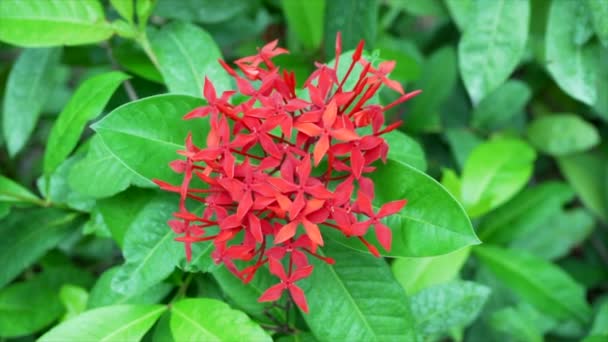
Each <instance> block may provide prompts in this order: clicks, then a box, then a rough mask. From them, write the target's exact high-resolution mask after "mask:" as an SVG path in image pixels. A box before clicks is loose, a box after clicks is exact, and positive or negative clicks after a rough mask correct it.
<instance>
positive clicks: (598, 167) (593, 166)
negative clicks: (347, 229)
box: [557, 152, 608, 220]
mask: <svg viewBox="0 0 608 342" xmlns="http://www.w3.org/2000/svg"><path fill="white" fill-rule="evenodd" d="M557 164H558V166H559V169H560V171H561V173H562V175H563V176H564V177H565V178H566V179H567V180H568V183H570V185H572V187H573V188H574V191H576V193H577V194H578V195H579V197H580V198H581V200H582V201H583V204H585V206H586V207H587V208H589V209H590V210H591V211H592V212H593V213H594V214H595V215H597V216H598V217H600V218H602V219H603V220H607V219H608V191H607V190H606V189H607V187H606V172H608V161H607V160H606V157H604V156H603V155H600V154H598V153H591V152H585V153H577V154H572V155H569V156H565V157H560V158H558V159H557Z"/></svg>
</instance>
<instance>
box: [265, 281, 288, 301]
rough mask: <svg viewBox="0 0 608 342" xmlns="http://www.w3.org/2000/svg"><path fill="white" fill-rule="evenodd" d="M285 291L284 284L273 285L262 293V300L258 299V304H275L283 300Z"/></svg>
mask: <svg viewBox="0 0 608 342" xmlns="http://www.w3.org/2000/svg"><path fill="white" fill-rule="evenodd" d="M283 290H285V285H284V284H283V283H281V284H276V285H273V286H271V287H270V288H268V290H266V291H264V293H262V295H261V296H260V298H258V302H274V301H275V300H278V299H279V298H281V295H282V294H283Z"/></svg>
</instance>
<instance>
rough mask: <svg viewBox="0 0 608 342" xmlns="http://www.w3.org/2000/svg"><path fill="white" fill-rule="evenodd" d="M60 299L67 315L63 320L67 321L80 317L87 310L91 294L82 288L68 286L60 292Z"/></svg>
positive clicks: (64, 286) (63, 287)
mask: <svg viewBox="0 0 608 342" xmlns="http://www.w3.org/2000/svg"><path fill="white" fill-rule="evenodd" d="M59 299H61V303H62V304H63V306H64V307H65V311H66V313H65V315H64V316H63V320H64V321H66V320H68V319H70V318H73V317H76V316H78V315H79V314H81V313H82V312H83V311H84V310H85V309H86V308H87V300H88V299H89V293H88V292H87V290H85V289H83V288H82V287H80V286H75V285H71V284H66V285H63V286H62V287H61V290H59Z"/></svg>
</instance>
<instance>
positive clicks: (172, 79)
mask: <svg viewBox="0 0 608 342" xmlns="http://www.w3.org/2000/svg"><path fill="white" fill-rule="evenodd" d="M151 42H152V48H153V49H154V53H155V54H156V57H157V59H158V64H159V66H160V72H161V74H162V75H163V78H164V79H165V83H166V84H167V87H168V88H169V91H170V92H171V93H176V94H185V95H190V96H196V97H201V96H202V95H203V85H204V81H205V77H208V78H209V80H211V82H213V85H214V86H215V90H216V91H217V92H218V96H219V94H221V92H222V91H224V90H228V88H230V85H231V80H230V78H229V76H228V73H226V71H224V69H223V68H222V67H221V66H220V64H219V63H218V59H220V58H222V53H221V51H220V49H219V48H218V46H217V44H216V43H215V41H214V40H213V38H212V37H211V36H210V35H209V34H208V33H207V32H205V31H203V30H202V29H201V28H199V27H197V26H195V25H192V24H188V23H184V22H173V23H171V24H169V25H166V26H164V27H163V28H162V29H161V30H160V31H158V32H154V34H152V36H151ZM201 51H205V53H203V54H202V53H201ZM184 114H185V113H184Z"/></svg>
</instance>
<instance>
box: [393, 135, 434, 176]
mask: <svg viewBox="0 0 608 342" xmlns="http://www.w3.org/2000/svg"><path fill="white" fill-rule="evenodd" d="M382 138H384V140H386V142H387V143H388V146H389V149H388V159H392V160H395V161H397V162H400V163H405V164H408V165H410V166H412V167H414V168H416V169H418V170H420V171H422V172H424V171H425V170H426V167H427V165H426V158H425V156H424V150H423V149H422V146H420V144H419V143H418V142H417V141H416V140H414V139H412V138H410V137H409V136H408V135H406V134H404V133H402V132H400V131H396V130H395V131H391V132H389V133H387V134H383V135H382Z"/></svg>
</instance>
